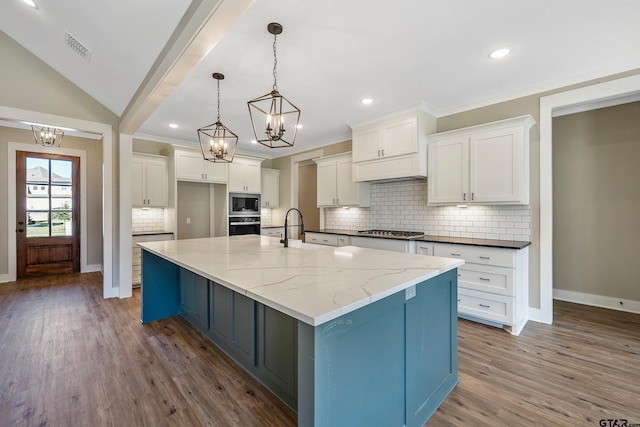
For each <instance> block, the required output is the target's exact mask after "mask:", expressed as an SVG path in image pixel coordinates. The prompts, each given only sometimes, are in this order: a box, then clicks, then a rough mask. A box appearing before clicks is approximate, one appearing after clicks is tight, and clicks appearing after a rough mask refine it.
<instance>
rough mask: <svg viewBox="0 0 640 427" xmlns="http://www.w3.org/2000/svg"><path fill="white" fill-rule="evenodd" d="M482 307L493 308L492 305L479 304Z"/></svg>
mask: <svg viewBox="0 0 640 427" xmlns="http://www.w3.org/2000/svg"><path fill="white" fill-rule="evenodd" d="M478 305H479V306H480V307H484V308H491V306H490V305H486V304H478Z"/></svg>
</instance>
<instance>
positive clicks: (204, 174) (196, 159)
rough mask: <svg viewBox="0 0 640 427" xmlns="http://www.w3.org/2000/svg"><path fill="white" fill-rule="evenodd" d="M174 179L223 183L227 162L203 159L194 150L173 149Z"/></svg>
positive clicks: (225, 180)
mask: <svg viewBox="0 0 640 427" xmlns="http://www.w3.org/2000/svg"><path fill="white" fill-rule="evenodd" d="M174 153H175V159H176V179H177V180H178V181H194V182H209V183H218V184H224V183H226V182H227V175H228V164H227V163H214V162H210V161H208V160H205V159H204V158H203V157H202V153H201V152H200V151H196V150H186V149H175V150H174Z"/></svg>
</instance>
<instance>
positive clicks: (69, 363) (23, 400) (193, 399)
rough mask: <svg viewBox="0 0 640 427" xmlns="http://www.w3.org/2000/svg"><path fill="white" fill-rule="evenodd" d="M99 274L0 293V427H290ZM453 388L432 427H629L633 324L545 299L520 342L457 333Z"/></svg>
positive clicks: (224, 366)
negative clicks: (543, 316)
mask: <svg viewBox="0 0 640 427" xmlns="http://www.w3.org/2000/svg"><path fill="white" fill-rule="evenodd" d="M139 313H140V299H139V292H135V294H134V298H129V299H125V300H119V299H110V300H104V299H102V276H101V275H100V274H97V273H91V274H82V275H80V274H72V275H62V276H55V277H52V278H48V279H29V280H24V281H19V282H14V283H9V284H0V426H13V425H15V426H44V425H47V426H80V425H84V426H111V425H114V426H165V425H171V426H243V427H244V426H295V425H296V421H297V419H296V415H295V414H294V413H293V412H292V411H291V410H289V409H288V408H287V407H286V406H284V405H283V404H282V403H281V402H280V401H278V400H277V399H276V398H275V397H273V396H272V395H271V394H270V393H269V392H268V391H266V390H265V389H264V388H263V387H262V386H261V385H260V384H258V383H256V382H255V381H254V380H253V379H252V378H251V377H249V376H248V375H247V374H246V373H245V372H244V371H242V370H241V369H239V368H237V367H236V366H235V365H234V364H233V362H231V361H230V360H229V359H228V358H227V357H226V356H225V355H224V354H222V353H221V352H219V351H218V350H217V349H216V348H215V347H214V346H213V345H212V344H210V342H209V341H207V340H206V339H205V338H204V337H202V336H201V335H200V334H199V333H198V332H196V331H195V330H194V329H193V328H192V327H191V326H190V325H188V324H187V323H186V322H185V321H184V320H183V319H181V318H173V319H167V320H162V321H158V322H152V323H150V324H146V325H141V324H140V322H139ZM459 365H460V366H459V376H460V384H459V385H458V386H457V387H456V389H455V390H454V391H453V393H452V394H451V395H450V396H449V397H448V398H447V400H446V401H445V403H444V404H443V405H442V406H441V408H440V409H439V410H438V412H437V413H436V414H435V415H434V416H433V417H432V418H431V420H430V421H429V423H428V424H427V425H428V427H432V426H453V425H455V426H462V425H465V426H482V425H487V426H488V425H493V426H495V425H512V426H527V425H531V426H534V425H535V426H555V425H558V426H568V425H573V426H582V425H585V426H597V425H598V422H599V420H600V419H601V418H625V419H628V421H629V423H640V404H639V402H640V315H632V314H628V313H621V312H616V311H610V310H603V309H597V308H592V307H585V306H579V305H575V304H569V303H561V302H556V304H555V323H554V324H553V325H542V324H538V323H534V322H530V323H529V324H528V325H527V327H526V328H525V329H524V331H523V332H522V334H521V335H520V336H519V337H512V336H511V335H509V334H507V333H506V332H504V331H501V330H498V329H495V328H491V327H487V326H483V325H480V324H477V323H472V322H468V321H464V320H460V322H459Z"/></svg>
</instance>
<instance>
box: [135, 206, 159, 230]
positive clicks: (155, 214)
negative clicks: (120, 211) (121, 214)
mask: <svg viewBox="0 0 640 427" xmlns="http://www.w3.org/2000/svg"><path fill="white" fill-rule="evenodd" d="M156 231H159V232H163V231H164V209H162V208H149V209H147V208H145V209H141V208H134V209H131V232H132V233H134V234H135V233H150V232H156Z"/></svg>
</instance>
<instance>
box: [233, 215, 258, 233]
mask: <svg viewBox="0 0 640 427" xmlns="http://www.w3.org/2000/svg"><path fill="white" fill-rule="evenodd" d="M243 234H260V217H259V216H235V217H233V216H230V217H229V236H241V235H243Z"/></svg>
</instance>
